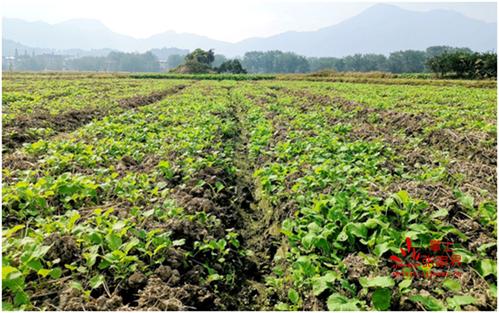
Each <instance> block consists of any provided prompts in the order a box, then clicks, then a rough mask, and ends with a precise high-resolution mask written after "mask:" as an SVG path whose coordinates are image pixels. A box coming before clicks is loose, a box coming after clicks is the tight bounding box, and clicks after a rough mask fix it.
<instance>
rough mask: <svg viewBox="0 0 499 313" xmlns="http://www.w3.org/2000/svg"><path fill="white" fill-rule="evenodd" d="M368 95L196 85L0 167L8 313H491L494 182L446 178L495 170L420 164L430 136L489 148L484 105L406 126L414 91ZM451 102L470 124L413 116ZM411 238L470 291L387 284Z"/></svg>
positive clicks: (319, 86)
mask: <svg viewBox="0 0 499 313" xmlns="http://www.w3.org/2000/svg"><path fill="white" fill-rule="evenodd" d="M119 79H120V80H121V79H123V78H119ZM138 81H143V80H137V84H139V85H140V84H141V83H139V82H138ZM144 81H145V80H144ZM126 83H127V84H128V83H129V82H126ZM150 83H152V82H150ZM174 83H175V84H178V82H174ZM8 87H9V88H11V91H9V92H10V93H12V92H14V93H15V92H17V91H13V89H15V88H18V87H19V85H16V83H14V82H12V84H10V83H9V85H8ZM140 88H142V87H140ZM363 88H364V86H360V85H356V86H351V85H344V84H331V83H313V84H311V85H309V86H308V87H307V86H304V85H303V83H301V82H283V81H277V80H274V81H240V82H236V81H233V80H224V81H199V82H197V83H196V84H192V85H190V86H188V87H187V88H185V89H184V90H183V92H181V93H175V94H172V95H171V96H170V97H165V98H162V99H159V98H157V97H159V96H158V95H155V94H150V96H149V98H144V97H137V98H134V99H132V100H128V101H124V102H122V103H121V105H125V106H127V107H130V106H131V107H134V106H135V104H137V103H138V104H137V105H138V107H136V109H134V110H120V111H119V112H118V111H116V112H112V114H108V115H107V116H105V117H104V118H102V119H95V120H93V121H92V122H91V123H89V124H87V125H84V126H82V127H80V128H78V129H75V131H74V132H71V133H66V134H64V135H63V136H55V137H50V138H47V139H40V140H38V141H36V142H33V143H27V144H25V145H24V146H23V147H22V148H19V149H17V150H16V151H15V153H14V154H12V155H11V156H12V157H14V156H15V158H6V161H7V162H5V164H4V168H3V177H4V181H3V215H2V221H3V236H2V240H3V247H4V249H3V261H4V262H3V269H2V270H3V287H2V289H3V290H2V291H3V306H4V309H14V308H15V309H46V310H54V309H57V310H191V309H197V310H212V309H218V310H241V309H246V310H248V309H259V310H270V309H278V310H298V309H304V310H312V309H315V310H321V309H329V310H350V309H357V310H359V309H362V310H367V309H370V310H372V309H377V310H385V309H392V310H400V309H403V310H414V309H422V308H424V309H440V310H443V309H450V310H459V309H461V308H463V309H467V310H471V309H491V308H493V307H495V305H496V303H497V300H496V298H495V296H494V294H495V293H494V291H495V288H496V287H495V286H496V285H495V279H496V275H497V274H496V272H495V271H494V267H495V263H496V256H495V252H496V241H495V239H494V238H495V234H496V222H495V221H496V210H495V203H496V199H495V197H493V196H491V195H490V191H491V189H494V188H495V183H494V182H489V181H487V182H486V183H478V182H476V180H479V179H480V176H479V174H477V173H473V171H471V170H465V171H461V172H459V173H452V171H453V170H456V171H457V170H459V169H460V167H462V166H465V164H469V166H470V168H473V169H482V167H483V175H484V178H485V177H487V179H489V178H490V177H489V175H491V173H489V171H488V168H489V167H491V165H493V164H495V163H493V161H494V160H496V156H495V155H490V158H484V157H476V156H472V154H470V151H471V150H472V149H474V147H475V146H474V145H475V143H472V144H471V145H466V144H464V143H463V142H461V141H458V142H456V144H458V145H460V146H462V148H461V149H462V154H461V152H459V153H454V152H453V151H454V150H451V149H447V148H445V147H444V148H441V147H440V146H438V145H436V144H434V143H432V142H430V143H429V144H428V145H427V146H426V147H424V148H422V149H418V148H419V147H418V145H420V142H421V141H420V140H423V139H424V138H426V136H428V134H431V132H428V131H427V130H428V129H431V130H432V131H433V130H434V128H433V126H434V125H433V124H437V128H439V129H442V130H446V129H449V130H451V131H452V132H455V133H457V134H465V135H469V134H471V133H474V132H481V133H482V134H486V136H491V135H492V134H493V133H494V132H495V128H494V124H490V123H488V122H485V121H487V119H489V118H490V117H492V115H494V114H495V113H494V112H491V111H490V109H489V107H490V103H489V102H490V101H489V100H490V97H491V96H490V95H489V94H488V93H486V95H485V96H486V97H485V96H484V98H483V99H484V100H483V101H481V99H482V98H480V97H477V94H476V93H475V91H473V90H470V89H465V88H461V89H457V88H450V89H439V90H437V91H435V89H430V90H428V91H427V92H428V94H424V95H421V97H420V98H411V99H410V100H412V101H414V102H415V103H421V107H419V106H418V105H416V104H410V105H407V107H404V109H398V108H397V104H396V103H392V101H393V102H396V101H407V98H406V97H408V96H412V97H414V96H413V94H412V93H411V92H412V91H411V90H409V91H408V90H405V89H404V90H400V89H397V87H393V89H389V90H388V91H384V92H386V94H384V96H383V98H387V99H386V100H385V102H378V101H377V99H378V98H376V97H373V99H374V100H372V101H374V102H376V103H374V104H373V103H367V104H366V105H361V104H360V103H363V102H361V101H356V100H355V99H356V98H358V97H359V96H360V95H359V94H356V92H357V91H358V90H359V89H360V90H363V91H364V92H365V93H366V94H369V93H372V94H373V95H376V92H377V91H378V89H376V88H374V87H372V88H374V89H373V90H370V89H369V90H366V89H363ZM366 88H367V87H366ZM418 88H420V87H418ZM421 88H422V87H421ZM425 88H426V87H425ZM421 90H422V89H417V91H418V92H419V91H421ZM463 90H465V91H463ZM423 91H424V90H423ZM66 92H67V91H66ZM432 92H435V93H436V94H431V93H432ZM453 92H463V93H464V96H463V95H461V96H460V99H467V98H466V97H469V99H473V101H476V102H474V103H472V104H473V106H475V109H474V111H470V112H468V113H467V112H464V113H463V115H462V120H463V122H462V123H461V122H460V121H458V122H456V121H453V122H454V123H448V122H447V120H446V119H445V118H444V117H446V116H450V115H452V112H454V111H453V110H456V108H453V103H452V101H451V102H450V103H448V104H447V103H446V104H445V105H440V104H438V106H440V109H439V111H436V112H434V113H433V114H428V115H424V114H421V113H420V111H421V110H424V108H426V107H432V106H435V105H436V104H434V103H430V102H427V98H426V97H431V98H434V99H435V101H439V100H438V99H439V98H440V97H443V96H442V94H447V93H453ZM47 96H50V97H52V96H56V97H61V98H64V95H61V94H60V93H53V94H50V95H47ZM76 96H77V95H76V94H72V95H71V97H76ZM482 96H483V95H482ZM11 97H13V96H11ZM15 97H17V99H19V98H22V97H25V95H24V94H22V93H19V94H15ZM380 97H381V96H380ZM11 99H13V98H11ZM54 99H55V98H54ZM345 99H348V100H345ZM400 99H402V100H400ZM148 101H152V102H153V103H151V104H149V105H142V104H143V103H147V102H148ZM14 103H17V104H16V106H19V107H21V103H19V102H14ZM27 105H28V104H27ZM459 105H461V104H459ZM464 105H465V104H463V106H464ZM466 105H467V104H466ZM479 111H482V112H486V114H485V115H486V116H484V122H480V123H472V121H467V120H466V117H467V116H472V115H473V114H477V112H479ZM421 117H422V118H421ZM420 120H422V121H423V123H422V124H418V123H416V121H420ZM383 128H385V129H388V130H389V133H390V135H388V134H387V131H385V132H383V131H381V130H382V129H383ZM362 130H364V132H362ZM392 137H393V138H392ZM468 138H469V136H468ZM487 138H488V137H487ZM479 142H481V140H480V141H479ZM480 144H481V143H480ZM397 145H398V146H397ZM483 147H486V145H484V146H483ZM411 149H412V150H411ZM426 154H429V155H426ZM461 155H462V156H463V157H461ZM464 156H465V157H466V158H468V157H469V158H468V159H469V160H464V158H465V157H464ZM435 158H437V160H436V161H435V162H434V161H433V159H435ZM437 162H440V163H437ZM452 162H455V163H456V164H458V165H457V167H452V166H451V165H452ZM466 162H468V163H466ZM466 166H468V165H466ZM480 189H486V190H487V191H489V193H487V191H486V190H480ZM471 190H474V191H473V192H472V191H471ZM406 238H410V239H411V240H412V243H413V246H414V247H416V248H418V249H421V250H422V251H424V252H428V251H425V250H424V249H427V248H426V247H429V244H430V242H432V240H440V241H442V242H446V241H451V242H453V243H454V246H453V249H455V253H457V254H459V255H460V256H461V257H462V259H461V263H462V267H460V268H459V271H460V273H462V274H461V276H459V277H446V278H442V277H437V278H434V279H424V278H423V277H401V276H393V275H392V274H393V269H392V265H393V264H392V261H391V258H390V257H391V256H392V255H393V256H399V257H401V256H400V251H401V250H400V249H401V248H407V247H406V243H407V239H406ZM450 256H451V255H448V257H450ZM414 270H415V271H416V272H417V273H420V274H421V273H424V272H425V271H426V272H428V268H426V267H424V268H422V267H418V268H414ZM430 270H433V271H436V272H439V273H443V272H445V271H451V270H452V268H451V267H450V266H447V267H446V268H438V267H435V268H433V269H430Z"/></svg>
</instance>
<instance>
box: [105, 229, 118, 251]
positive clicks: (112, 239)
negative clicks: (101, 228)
mask: <svg viewBox="0 0 499 313" xmlns="http://www.w3.org/2000/svg"><path fill="white" fill-rule="evenodd" d="M106 241H107V244H108V245H109V248H110V249H111V250H116V249H118V248H119V247H120V246H121V244H122V241H121V237H120V236H118V235H116V234H115V233H110V234H108V235H107V236H106Z"/></svg>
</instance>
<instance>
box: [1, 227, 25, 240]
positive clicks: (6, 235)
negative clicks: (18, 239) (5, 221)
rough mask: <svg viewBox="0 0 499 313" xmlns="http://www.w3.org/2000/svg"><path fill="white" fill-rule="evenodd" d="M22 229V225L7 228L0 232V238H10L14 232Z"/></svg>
mask: <svg viewBox="0 0 499 313" xmlns="http://www.w3.org/2000/svg"><path fill="white" fill-rule="evenodd" d="M23 228H24V225H16V226H14V227H12V228H9V229H7V230H4V231H3V232H2V236H3V237H4V238H10V237H11V236H12V235H14V234H15V233H16V232H18V231H19V230H21V229H23Z"/></svg>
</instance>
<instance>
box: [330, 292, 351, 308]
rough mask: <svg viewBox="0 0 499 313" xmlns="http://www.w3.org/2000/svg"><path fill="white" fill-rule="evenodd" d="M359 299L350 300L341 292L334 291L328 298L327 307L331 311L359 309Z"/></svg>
mask: <svg viewBox="0 0 499 313" xmlns="http://www.w3.org/2000/svg"><path fill="white" fill-rule="evenodd" d="M357 303H358V300H350V299H348V298H347V297H345V296H342V295H340V294H339V293H333V294H332V295H330V296H329V298H327V309H328V310H329V311H358V310H359V307H358V306H357Z"/></svg>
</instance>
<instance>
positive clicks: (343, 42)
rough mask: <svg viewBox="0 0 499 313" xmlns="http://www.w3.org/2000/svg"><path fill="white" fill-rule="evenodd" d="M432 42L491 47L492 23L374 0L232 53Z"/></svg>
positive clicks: (379, 48) (340, 52) (386, 48)
mask: <svg viewBox="0 0 499 313" xmlns="http://www.w3.org/2000/svg"><path fill="white" fill-rule="evenodd" d="M435 45H447V46H455V47H469V48H471V49H472V50H475V51H487V50H495V49H496V24H495V23H485V22H482V21H479V20H475V19H471V18H468V17H466V16H464V15H462V14H460V13H456V12H453V11H446V10H434V11H429V12H415V11H409V10H404V9H401V8H399V7H396V6H393V5H386V4H378V5H374V6H372V7H370V8H368V9H367V10H365V11H364V12H362V13H361V14H359V15H357V16H355V17H352V18H350V19H348V20H346V21H344V22H342V23H339V24H337V25H334V26H330V27H326V28H322V29H319V30H317V31H310V32H286V33H283V34H279V35H276V36H272V37H268V38H251V39H247V40H244V41H242V42H239V43H238V44H237V48H236V50H235V51H233V53H236V54H237V53H241V52H243V51H250V50H257V51H265V50H274V49H277V50H283V51H293V52H296V53H298V54H302V55H306V56H346V55H351V54H355V53H382V54H387V53H390V52H393V51H397V50H407V49H419V50H424V49H426V48H427V47H429V46H435Z"/></svg>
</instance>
